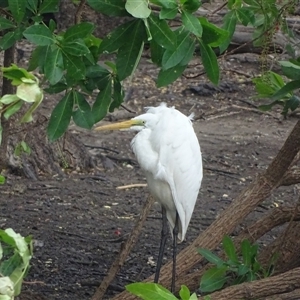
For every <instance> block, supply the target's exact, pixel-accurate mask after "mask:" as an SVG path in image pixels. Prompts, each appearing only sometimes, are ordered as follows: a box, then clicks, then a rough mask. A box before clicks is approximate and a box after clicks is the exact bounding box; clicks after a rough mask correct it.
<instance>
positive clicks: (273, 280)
mask: <svg viewBox="0 0 300 300" xmlns="http://www.w3.org/2000/svg"><path fill="white" fill-rule="evenodd" d="M296 288H297V289H298V288H300V268H295V269H293V270H291V271H288V272H286V273H282V274H280V275H277V276H273V277H268V278H264V279H261V280H255V281H251V282H245V283H242V284H239V285H233V286H230V287H228V288H225V289H224V290H222V291H219V292H215V293H212V294H210V295H209V299H210V300H228V299H230V300H240V299H245V300H252V299H253V300H254V299H257V298H262V297H267V296H268V297H270V296H272V295H277V296H278V294H281V293H286V292H290V291H292V290H295V289H296ZM204 299H205V297H199V298H198V300H204ZM272 299H273V298H272ZM298 299H299V298H298Z"/></svg>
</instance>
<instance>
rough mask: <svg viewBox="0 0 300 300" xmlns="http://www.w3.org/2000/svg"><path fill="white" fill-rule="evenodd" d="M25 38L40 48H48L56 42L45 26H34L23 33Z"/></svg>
mask: <svg viewBox="0 0 300 300" xmlns="http://www.w3.org/2000/svg"><path fill="white" fill-rule="evenodd" d="M23 35H24V36H25V38H26V39H27V40H28V41H30V42H31V43H34V44H36V45H38V46H47V45H51V44H53V43H54V42H55V40H54V38H53V34H52V32H51V31H50V29H49V28H48V27H46V26H44V25H32V26H30V27H28V28H26V30H25V31H24V32H23Z"/></svg>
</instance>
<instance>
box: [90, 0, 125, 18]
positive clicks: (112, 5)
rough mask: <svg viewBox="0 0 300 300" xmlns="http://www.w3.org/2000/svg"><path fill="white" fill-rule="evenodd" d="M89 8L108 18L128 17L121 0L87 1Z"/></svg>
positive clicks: (123, 2)
mask: <svg viewBox="0 0 300 300" xmlns="http://www.w3.org/2000/svg"><path fill="white" fill-rule="evenodd" d="M87 3H88V4H89V6H90V7H91V8H93V9H94V10H96V11H99V12H101V13H103V14H105V15H108V16H115V17H116V16H120V17H121V16H128V13H127V11H126V9H125V1H123V0H109V1H107V0H87Z"/></svg>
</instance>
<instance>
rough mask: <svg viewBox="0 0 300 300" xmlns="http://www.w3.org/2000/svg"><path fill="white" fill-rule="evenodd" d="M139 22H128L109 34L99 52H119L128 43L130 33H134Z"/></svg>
mask: <svg viewBox="0 0 300 300" xmlns="http://www.w3.org/2000/svg"><path fill="white" fill-rule="evenodd" d="M137 22H139V20H133V21H130V22H127V23H125V24H122V25H120V26H119V27H117V28H116V29H115V30H113V31H112V32H111V33H109V34H108V35H107V36H106V37H105V38H104V39H103V41H102V42H101V44H100V47H99V52H100V53H103V52H107V53H112V52H114V51H116V50H118V49H119V48H120V47H121V46H122V45H123V44H124V43H125V42H126V41H127V39H128V36H129V35H130V32H132V31H133V28H134V27H135V26H136V24H137Z"/></svg>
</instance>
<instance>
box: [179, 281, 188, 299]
mask: <svg viewBox="0 0 300 300" xmlns="http://www.w3.org/2000/svg"><path fill="white" fill-rule="evenodd" d="M179 296H180V298H181V299H182V300H189V299H190V290H189V289H188V288H187V286H185V285H182V286H181V289H180V291H179Z"/></svg>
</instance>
